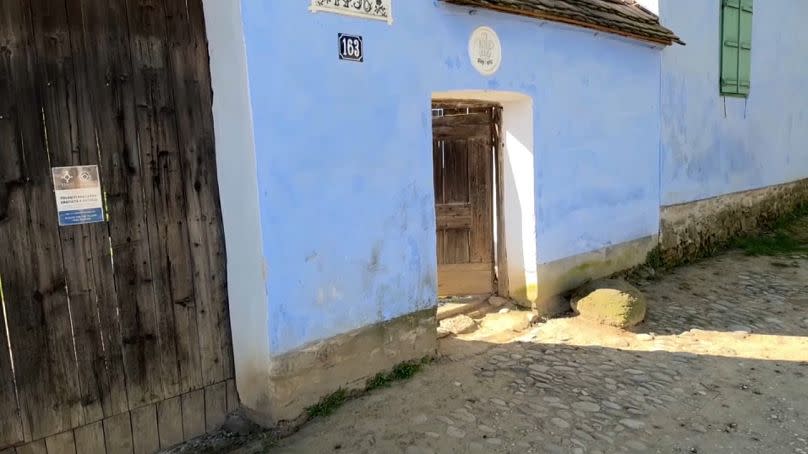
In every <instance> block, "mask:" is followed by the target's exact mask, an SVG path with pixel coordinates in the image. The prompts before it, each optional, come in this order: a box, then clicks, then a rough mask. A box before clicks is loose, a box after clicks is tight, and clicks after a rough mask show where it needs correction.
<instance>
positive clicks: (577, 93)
mask: <svg viewBox="0 0 808 454" xmlns="http://www.w3.org/2000/svg"><path fill="white" fill-rule="evenodd" d="M359 3H360V4H361V2H359ZM366 3H367V4H368V5H369V6H371V7H372V6H374V5H375V6H378V7H384V8H385V11H384V12H385V14H383V15H379V16H383V17H375V18H374V17H372V16H373V11H372V9H373V8H370V9H368V10H367V11H365V12H363V11H361V8H360V11H358V12H356V14H345V13H346V12H347V11H336V12H335V11H334V10H339V9H340V5H341V4H342V2H335V4H334V5H331V2H330V1H317V0H314V1H303V0H296V1H283V2H281V1H273V2H267V1H262V0H241V1H229V2H220V1H219V0H209V1H207V2H205V9H206V22H207V34H208V40H209V51H210V58H211V75H212V81H213V91H214V105H213V109H214V117H215V126H216V144H217V160H218V172H219V179H220V191H221V199H222V211H223V218H224V224H225V235H226V241H227V249H228V280H229V293H230V311H231V319H232V328H233V338H234V353H235V363H236V375H237V384H238V389H239V393H240V396H241V399H242V403H243V405H244V406H245V408H246V409H248V410H249V411H250V412H251V413H252V414H253V415H254V417H255V418H256V419H258V420H261V421H266V422H268V423H277V422H278V421H282V420H290V419H295V418H296V417H297V416H298V415H300V414H301V412H302V411H303V409H305V407H306V406H309V405H311V404H313V403H315V402H317V401H318V400H319V399H320V398H322V397H323V396H324V395H327V394H329V393H330V392H333V391H335V390H336V389H338V388H352V387H361V386H363V385H364V381H365V380H366V378H367V377H369V376H371V375H373V374H375V373H377V372H379V371H380V370H384V369H387V368H390V367H392V366H393V365H394V364H396V363H398V362H402V361H406V360H411V359H415V358H420V357H423V356H425V355H429V354H432V353H434V351H435V348H436V340H435V338H436V335H435V308H436V305H437V296H438V290H437V289H438V262H437V256H438V251H437V248H436V214H435V190H434V179H433V176H434V168H433V130H432V115H433V113H432V103H433V102H434V101H435V100H441V101H444V102H446V101H452V100H463V101H469V100H474V101H480V102H487V103H491V104H495V105H497V106H498V107H499V108H501V109H502V123H501V132H502V134H501V143H499V144H497V145H498V147H499V150H500V153H501V155H500V157H499V159H500V165H499V166H498V169H499V170H498V171H499V172H500V173H499V175H500V177H501V199H500V200H499V204H498V210H499V212H500V213H501V214H500V216H501V219H500V221H499V222H501V223H500V224H499V228H500V231H499V232H498V235H499V236H498V239H499V242H500V243H501V244H500V246H501V247H504V248H505V249H506V250H507V259H506V260H503V261H502V262H501V263H499V264H498V267H499V268H500V270H506V271H507V275H508V280H507V282H506V283H504V284H501V285H499V287H498V291H499V293H500V294H503V296H507V297H510V298H513V299H514V300H516V301H519V302H520V303H522V304H524V305H525V306H528V307H531V308H533V309H535V310H539V311H542V310H546V309H547V301H549V300H551V298H552V297H553V296H555V295H557V294H559V293H562V292H565V291H567V290H570V289H572V288H575V287H576V286H578V285H580V284H581V283H583V282H585V281H587V280H589V279H593V278H598V277H602V276H607V275H610V274H612V273H615V272H618V271H621V270H624V269H627V268H631V267H633V266H635V265H638V264H641V263H643V262H644V261H645V260H646V256H647V254H648V253H649V252H651V251H652V250H654V249H655V248H657V247H660V245H662V246H663V248H664V249H665V250H668V251H673V252H671V255H674V256H675V255H677V254H679V255H681V254H680V253H681V251H687V250H688V248H689V247H690V246H682V245H683V244H684V245H689V244H691V243H694V242H695V243H699V241H701V240H699V239H697V238H696V237H695V236H693V235H694V234H692V232H693V231H694V228H693V223H692V222H690V221H688V219H692V218H693V215H692V213H693V211H692V210H704V209H705V208H703V207H702V206H701V205H699V206H695V205H691V204H692V203H699V201H701V200H703V199H709V198H713V197H717V196H721V195H725V194H730V193H733V192H737V191H747V190H753V189H757V188H762V187H765V186H772V185H780V184H784V183H789V184H792V185H793V184H794V182H795V181H797V180H799V179H800V178H803V177H804V176H805V175H808V159H806V157H805V152H804V143H805V139H806V138H805V137H803V136H804V134H805V130H806V128H804V127H800V125H802V126H804V124H805V118H806V117H805V115H804V109H806V107H804V106H806V105H808V103H801V104H800V103H799V102H797V101H798V99H793V98H792V96H793V95H794V92H792V90H796V89H797V87H798V86H799V85H800V82H801V79H803V78H804V77H805V76H804V74H805V73H804V72H802V71H800V69H801V68H800V67H799V65H798V64H795V63H794V62H795V61H797V60H799V61H802V62H804V61H805V58H804V56H805V53H806V51H805V50H804V49H805V48H806V46H807V45H808V36H802V35H804V33H803V32H801V31H799V28H798V27H795V29H794V32H795V33H799V34H800V35H799V36H797V37H796V38H795V37H793V36H792V37H790V38H786V37H784V36H783V35H781V34H779V33H777V32H776V31H775V30H773V27H775V24H776V23H777V22H778V21H782V20H787V21H791V22H793V21H795V20H796V19H794V18H796V17H798V16H799V15H798V14H790V15H787V14H783V13H781V12H780V11H779V10H778V7H777V6H776V5H773V6H770V5H769V4H768V3H767V4H763V3H762V2H761V3H760V4H756V6H758V10H755V13H754V14H755V22H754V23H755V29H754V37H755V42H754V45H753V48H754V49H755V50H754V51H753V62H752V79H753V80H752V84H753V85H752V91H751V93H750V94H749V95H748V98H741V97H733V98H731V99H730V98H728V97H726V96H723V95H722V94H721V93H719V88H718V87H719V80H718V79H719V78H720V77H719V72H720V69H719V66H718V65H719V62H718V59H719V48H720V46H719V38H718V36H719V27H720V26H721V25H720V24H721V18H720V14H721V11H720V10H721V2H720V1H718V0H716V1H704V0H661V1H657V0H643V1H640V2H635V1H634V0H611V1H605V0H580V1H573V0H556V1H531V0H502V1H496V0H468V1H467V0H457V1H454V0H452V1H439V0H423V1H422V0H419V1H411V0H407V1H403V0H392V1H390V0H387V1H378V2H366ZM685 3H686V4H687V6H686V5H684V4H685ZM772 3H773V4H788V5H789V6H790V7H791V8H798V9H805V7H803V6H801V4H798V2H797V1H787V0H780V1H778V2H772ZM318 5H319V6H318ZM329 5H330V6H333V8H331V11H329ZM708 5H709V6H708ZM780 6H782V5H780ZM345 9H346V10H349V9H350V7H349V6H346V7H345ZM694 11H697V12H694ZM806 13H808V11H806ZM657 14H658V15H659V17H658V16H657ZM660 17H661V21H660ZM791 22H789V23H791ZM662 24H664V26H663V25H662ZM794 25H795V26H796V24H794ZM666 26H667V27H670V28H666ZM480 27H487V29H489V30H493V32H494V33H495V34H496V36H497V39H498V41H499V45H500V48H501V53H500V54H499V58H500V61H499V62H498V64H497V68H496V70H495V71H493V72H491V73H490V74H484V73H482V72H481V71H479V70H478V69H476V68H475V65H474V62H473V58H470V48H469V42H470V38H471V37H472V36H473V35H474V33H475V31H476V30H478V29H480ZM671 30H673V31H671ZM674 32H675V33H674ZM340 34H342V35H348V36H351V37H361V39H362V43H361V45H362V55H361V62H357V61H348V60H346V59H345V58H340V51H341V50H343V49H341V43H340V42H339V41H338V37H339V36H340ZM684 43H687V45H683V44H684ZM767 48H768V49H778V50H779V53H777V52H775V53H774V55H772V53H771V52H766V49H767ZM758 49H760V50H759V51H758ZM351 55H353V54H351ZM344 56H345V55H343V57H344ZM349 56H350V55H349ZM798 57H799V58H798ZM785 59H788V60H789V62H788V63H786V62H785V61H781V60H785ZM778 65H779V66H778ZM772 66H776V67H780V68H781V71H779V72H778V74H773V73H772V74H768V73H766V71H765V68H766V67H772ZM725 104H726V106H725ZM780 106H788V107H787V108H786V109H785V110H784V109H783V108H782V107H780ZM724 110H726V116H722V115H723V112H724ZM761 153H771V154H770V155H769V156H768V157H766V158H762V157H761ZM764 199H765V198H761V199H760V200H761V201H762V200H764ZM711 203H712V205H710V206H711V207H712V209H713V210H718V212H720V211H721V209H722V208H721V207H722V206H723V205H722V204H721V203H718V204H716V203H714V202H711ZM708 204H709V203H708ZM661 207H662V209H661ZM695 230H696V231H698V229H695ZM682 232H688V233H682ZM660 235H661V236H662V238H663V239H661V236H660ZM688 235H689V236H688ZM696 236H697V234H696ZM661 242H662V243H661Z"/></svg>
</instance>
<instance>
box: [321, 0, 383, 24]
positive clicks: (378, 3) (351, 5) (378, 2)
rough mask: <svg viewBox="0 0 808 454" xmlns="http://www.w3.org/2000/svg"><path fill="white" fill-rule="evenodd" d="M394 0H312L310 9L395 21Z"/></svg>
mask: <svg viewBox="0 0 808 454" xmlns="http://www.w3.org/2000/svg"><path fill="white" fill-rule="evenodd" d="M392 3H393V0H311V6H310V7H309V10H310V11H312V12H318V11H326V12H329V13H336V14H343V15H346V16H355V17H363V18H365V19H375V20H383V21H386V22H387V23H388V24H392V23H393V10H392Z"/></svg>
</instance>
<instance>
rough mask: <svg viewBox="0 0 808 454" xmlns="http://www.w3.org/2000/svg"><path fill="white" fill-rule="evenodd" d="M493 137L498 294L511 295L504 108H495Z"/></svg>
mask: <svg viewBox="0 0 808 454" xmlns="http://www.w3.org/2000/svg"><path fill="white" fill-rule="evenodd" d="M491 131H492V138H491V140H492V141H493V142H494V144H493V145H494V162H495V163H496V165H495V168H496V171H495V172H494V175H495V181H496V183H495V187H496V209H495V210H494V212H495V214H494V215H495V217H496V223H497V245H496V263H497V275H496V280H497V289H496V290H497V294H499V295H500V296H505V297H507V296H509V294H508V293H509V289H510V282H509V278H508V245H507V243H506V241H505V196H504V193H503V188H504V187H505V186H504V185H505V182H504V178H505V173H504V169H505V156H504V153H503V150H502V146H503V145H504V144H503V142H502V108H501V107H494V108H493V126H492V127H491Z"/></svg>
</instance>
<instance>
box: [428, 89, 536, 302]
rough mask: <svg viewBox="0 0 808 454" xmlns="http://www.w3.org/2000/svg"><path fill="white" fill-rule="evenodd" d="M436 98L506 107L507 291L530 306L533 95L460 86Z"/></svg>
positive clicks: (503, 173)
mask: <svg viewBox="0 0 808 454" xmlns="http://www.w3.org/2000/svg"><path fill="white" fill-rule="evenodd" d="M432 99H433V100H474V101H485V102H493V103H497V104H499V105H500V106H502V133H501V134H500V137H502V141H503V143H502V144H501V145H502V157H501V159H500V162H499V163H498V164H497V165H498V166H499V165H501V166H502V169H501V178H502V191H503V197H502V206H501V207H498V210H500V211H501V213H502V216H503V219H504V236H503V237H504V241H505V244H504V245H502V244H498V245H497V247H498V248H502V247H504V248H505V251H506V254H505V257H506V259H505V260H506V263H505V264H501V263H500V264H499V266H500V267H502V266H504V267H506V268H507V276H508V283H507V290H508V294H507V295H502V296H508V297H510V298H512V299H514V300H516V301H519V302H520V303H523V304H527V305H530V304H531V303H533V302H535V300H536V298H537V295H538V281H537V271H536V268H537V255H536V197H535V193H536V189H535V164H534V162H535V161H534V150H533V98H531V97H530V96H527V95H524V94H521V93H516V92H507V91H489V90H457V91H446V92H435V93H432Z"/></svg>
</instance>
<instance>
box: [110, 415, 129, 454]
mask: <svg viewBox="0 0 808 454" xmlns="http://www.w3.org/2000/svg"><path fill="white" fill-rule="evenodd" d="M104 441H105V444H106V447H107V453H115V454H132V453H133V452H134V440H132V423H131V421H130V419H129V412H126V413H121V414H119V415H116V416H113V417H111V418H107V419H105V420H104Z"/></svg>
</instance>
